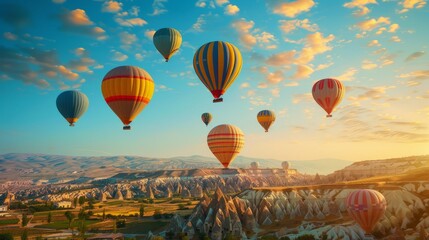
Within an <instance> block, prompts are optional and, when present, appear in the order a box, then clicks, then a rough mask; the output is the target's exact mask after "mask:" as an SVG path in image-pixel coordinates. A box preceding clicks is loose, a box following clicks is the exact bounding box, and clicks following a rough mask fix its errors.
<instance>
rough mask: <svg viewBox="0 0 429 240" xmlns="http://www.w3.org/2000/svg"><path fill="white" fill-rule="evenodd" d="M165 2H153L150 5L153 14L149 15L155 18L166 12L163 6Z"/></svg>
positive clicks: (165, 0)
mask: <svg viewBox="0 0 429 240" xmlns="http://www.w3.org/2000/svg"><path fill="white" fill-rule="evenodd" d="M166 2H167V0H154V1H153V3H152V7H153V12H152V14H150V15H151V16H157V15H160V14H163V13H165V12H167V9H165V6H164V3H166Z"/></svg>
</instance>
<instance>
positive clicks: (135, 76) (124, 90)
mask: <svg viewBox="0 0 429 240" xmlns="http://www.w3.org/2000/svg"><path fill="white" fill-rule="evenodd" d="M154 90H155V83H154V82H153V80H152V77H151V76H150V75H149V73H147V72H146V71H145V70H143V69H141V68H139V67H133V66H121V67H116V68H114V69H112V70H110V71H109V72H108V73H107V74H106V76H104V79H103V82H102V84H101V91H102V92H103V96H104V100H106V103H107V104H108V105H109V107H110V108H111V109H112V110H113V112H114V113H116V115H117V116H118V117H119V119H121V121H122V122H123V123H124V125H125V126H124V130H127V129H130V126H129V124H130V123H131V122H132V121H133V120H134V118H136V117H137V115H138V114H139V113H140V112H141V111H142V110H143V109H144V108H145V107H146V105H147V104H148V103H149V102H150V100H151V98H152V95H153V92H154Z"/></svg>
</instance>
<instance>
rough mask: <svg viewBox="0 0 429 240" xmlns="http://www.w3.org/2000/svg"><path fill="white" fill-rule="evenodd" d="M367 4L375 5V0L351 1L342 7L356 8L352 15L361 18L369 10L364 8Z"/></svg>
mask: <svg viewBox="0 0 429 240" xmlns="http://www.w3.org/2000/svg"><path fill="white" fill-rule="evenodd" d="M368 4H377V1H376V0H352V1H351V2H348V3H345V4H344V5H343V6H344V7H346V8H358V10H356V11H355V12H353V15H355V16H358V17H361V16H364V15H367V14H368V13H369V12H370V10H369V8H368V7H367V6H366V5H368Z"/></svg>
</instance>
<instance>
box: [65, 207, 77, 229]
mask: <svg viewBox="0 0 429 240" xmlns="http://www.w3.org/2000/svg"><path fill="white" fill-rule="evenodd" d="M64 215H65V216H66V218H67V221H69V228H71V223H72V221H73V219H74V218H75V216H74V214H73V213H72V212H70V211H66V212H65V213H64Z"/></svg>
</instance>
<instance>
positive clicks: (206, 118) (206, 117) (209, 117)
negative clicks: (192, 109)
mask: <svg viewBox="0 0 429 240" xmlns="http://www.w3.org/2000/svg"><path fill="white" fill-rule="evenodd" d="M212 118H213V117H212V115H211V114H210V113H207V112H206V113H203V114H202V115H201V120H203V123H205V124H206V126H207V125H209V123H210V122H211V121H212Z"/></svg>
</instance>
